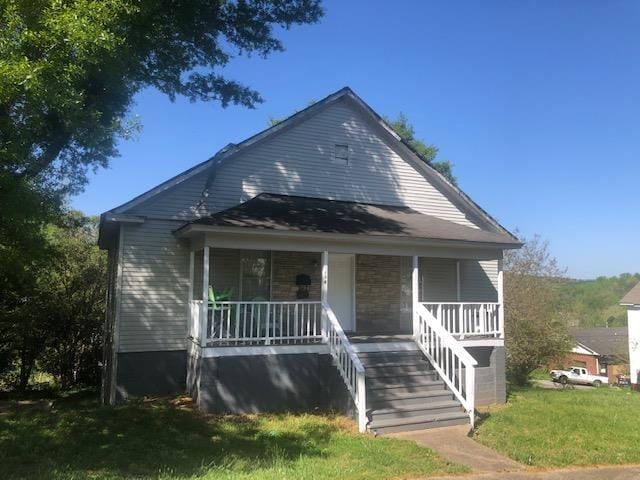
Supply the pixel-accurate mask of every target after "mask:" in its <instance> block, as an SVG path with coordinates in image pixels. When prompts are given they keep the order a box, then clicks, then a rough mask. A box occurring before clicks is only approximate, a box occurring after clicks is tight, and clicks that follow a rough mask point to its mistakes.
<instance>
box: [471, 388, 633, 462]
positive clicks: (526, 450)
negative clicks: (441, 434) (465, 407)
mask: <svg viewBox="0 0 640 480" xmlns="http://www.w3.org/2000/svg"><path fill="white" fill-rule="evenodd" d="M475 438H476V440H478V441H479V442H480V443H483V444H484V445H487V446H488V447H491V448H494V449H496V450H498V451H499V452H502V453H504V454H506V455H508V456H509V457H511V458H513V459H514V460H517V461H519V462H522V463H525V464H531V465H536V466H545V467H547V466H566V465H598V464H621V463H640V394H638V393H635V392H630V391H629V390H628V389H618V388H599V389H595V388H594V389H589V390H587V389H558V390H544V389H540V388H530V389H523V390H515V391H514V392H512V393H511V394H510V396H509V401H508V402H507V405H505V406H504V407H499V408H497V409H495V410H494V411H492V412H491V413H490V414H488V416H487V418H485V419H484V420H482V421H481V422H479V426H478V428H477V431H476V436H475Z"/></svg>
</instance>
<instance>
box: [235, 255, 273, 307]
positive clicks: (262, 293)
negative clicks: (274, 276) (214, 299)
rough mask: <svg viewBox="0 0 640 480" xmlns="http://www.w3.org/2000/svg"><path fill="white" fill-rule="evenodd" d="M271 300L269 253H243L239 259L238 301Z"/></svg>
mask: <svg viewBox="0 0 640 480" xmlns="http://www.w3.org/2000/svg"><path fill="white" fill-rule="evenodd" d="M270 299H271V252H267V251H243V252H242V254H241V257H240V300H242V301H261V300H263V301H268V300H270Z"/></svg>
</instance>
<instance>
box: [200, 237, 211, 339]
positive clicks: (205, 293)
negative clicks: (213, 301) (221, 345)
mask: <svg viewBox="0 0 640 480" xmlns="http://www.w3.org/2000/svg"><path fill="white" fill-rule="evenodd" d="M208 318H209V247H208V246H205V247H204V250H203V255H202V318H201V319H200V345H202V346H203V347H205V346H206V345H207V336H208V333H209V332H207V320H208Z"/></svg>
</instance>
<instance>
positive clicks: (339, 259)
mask: <svg viewBox="0 0 640 480" xmlns="http://www.w3.org/2000/svg"><path fill="white" fill-rule="evenodd" d="M354 265H355V259H354V256H353V255H351V254H342V253H339V254H338V253H330V254H329V288H328V290H327V300H328V302H329V305H330V306H331V308H332V309H333V311H334V312H335V314H336V316H337V317H338V320H339V321H340V325H342V329H343V330H344V331H347V332H352V331H354V330H355V318H354V310H355V309H354V305H355V302H354V288H353V281H354V278H353V277H354V275H353V273H354Z"/></svg>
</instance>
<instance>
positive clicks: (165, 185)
mask: <svg viewBox="0 0 640 480" xmlns="http://www.w3.org/2000/svg"><path fill="white" fill-rule="evenodd" d="M214 159H215V156H214V157H211V158H209V159H208V160H205V161H204V162H202V163H199V164H197V165H196V166H194V167H191V168H190V169H188V170H185V171H184V172H182V173H180V174H178V175H176V176H175V177H171V178H170V179H169V180H166V181H164V182H162V183H161V184H160V185H158V186H156V187H153V188H152V189H150V190H147V191H146V192H144V193H142V194H140V195H138V196H137V197H135V198H133V199H131V200H129V201H128V202H125V203H123V204H122V205H119V206H117V207H115V208H112V209H111V210H108V211H107V212H105V213H124V212H126V211H127V210H131V209H132V208H134V207H137V206H138V205H140V204H141V203H143V202H146V201H147V200H149V199H150V198H153V197H155V196H156V195H159V194H160V193H162V192H164V191H166V190H168V189H170V188H172V187H175V186H176V185H179V184H180V183H182V182H184V181H185V180H188V179H189V178H191V177H193V176H194V175H197V174H199V173H201V172H203V171H204V170H206V169H207V168H208V167H209V166H210V165H211V163H212V162H213V161H214Z"/></svg>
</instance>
